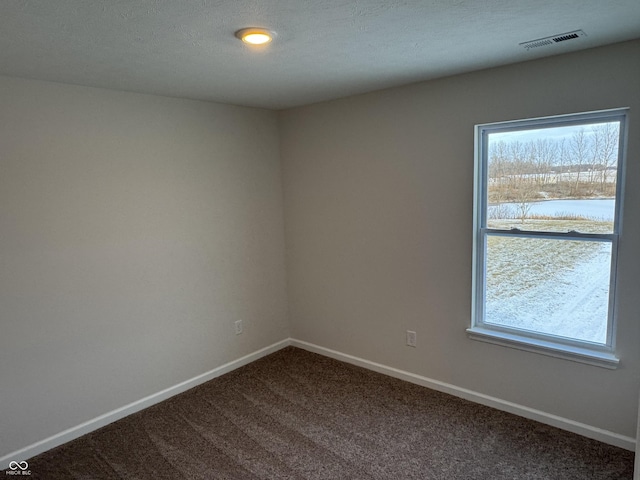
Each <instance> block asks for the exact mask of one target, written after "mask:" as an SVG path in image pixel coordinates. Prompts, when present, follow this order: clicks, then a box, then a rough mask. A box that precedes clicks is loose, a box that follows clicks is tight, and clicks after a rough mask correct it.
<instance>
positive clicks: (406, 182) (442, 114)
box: [280, 41, 640, 438]
mask: <svg viewBox="0 0 640 480" xmlns="http://www.w3.org/2000/svg"><path fill="white" fill-rule="evenodd" d="M639 86H640V42H638V41H635V42H628V43H624V44H618V45H614V46H610V47H606V48H600V49H595V50H590V51H583V52H579V53H575V54H570V55H564V56H557V57H551V58H548V59H544V60H539V61H533V62H527V63H521V64H517V65H512V66H507V67H502V68H496V69H491V70H485V71H480V72H476V73H471V74H467V75H461V76H456V77H451V78H445V79H441V80H437V81H431V82H426V83H421V84H416V85H412V86H408V87H403V88H395V89H390V90H385V91H381V92H377V93H373V94H368V95H363V96H357V97H350V98H346V99H343V100H337V101H332V102H327V103H322V104H317V105H313V106H309V107H303V108H297V109H292V110H289V111H285V112H282V113H281V116H280V121H281V123H280V127H281V130H280V134H281V148H282V159H283V169H284V186H285V203H284V205H285V225H286V245H287V268H288V272H287V273H288V277H287V278H288V285H289V312H290V320H291V328H292V336H293V337H294V338H297V339H300V340H303V341H307V342H311V343H314V344H317V345H320V346H322V347H325V348H329V349H334V350H337V351H340V352H343V353H346V354H350V355H354V356H357V357H361V358H364V359H367V360H370V361H374V362H379V363H382V364H385V365H388V366H391V367H395V368H399V369H402V370H407V371H409V372H413V373H416V374H419V375H423V376H426V377H429V378H432V379H435V380H439V381H442V382H447V383H450V384H453V385H455V386H458V387H462V388H466V389H471V390H474V391H476V392H480V393H483V394H486V395H490V396H493V397H497V398H500V399H503V400H506V401H510V402H515V403H517V404H521V405H524V406H527V407H530V408H534V409H538V410H542V411H544V412H547V413H549V414H554V415H559V416H561V417H565V418H568V419H570V420H574V421H577V422H582V423H585V424H588V425H592V426H595V427H598V428H602V429H606V430H609V431H611V432H614V433H618V434H620V435H624V436H628V437H631V438H633V437H635V433H636V416H637V413H638V387H639V377H640V321H639V320H640V319H639V314H638V312H640V295H638V279H639V278H640V255H639V252H638V245H640V189H638V188H637V187H638V185H640V158H639V156H640V116H639V112H640V87H639ZM613 107H630V108H631V111H630V116H629V127H630V129H629V148H628V164H627V179H626V186H627V192H626V199H625V211H624V235H623V238H622V241H621V245H620V251H619V255H620V257H619V260H620V269H619V278H618V287H619V292H618V293H619V297H618V306H619V315H618V346H619V348H618V351H619V354H620V357H621V362H622V363H621V366H620V368H619V369H617V370H614V371H611V370H606V369H603V368H599V367H594V366H588V365H584V364H580V363H574V362H570V361H567V360H561V359H556V358H551V357H548V356H542V355H539V354H534V353H527V352H523V351H520V350H514V349H509V348H505V347H501V346H495V345H490V344H486V343H481V342H477V341H473V340H470V339H468V338H467V336H466V334H465V328H467V327H468V326H469V323H470V311H471V246H472V204H473V199H472V196H473V195H472V194H473V155H474V153H473V133H474V128H473V127H474V124H477V123H487V122H495V121H503V120H512V119H521V118H527V117H538V116H547V115H554V114H563V113H572V112H582V111H591V110H598V109H607V108H613ZM407 329H411V330H415V331H417V333H418V347H417V348H415V349H414V348H409V347H406V346H405V345H404V343H405V338H404V332H405V330H407Z"/></svg>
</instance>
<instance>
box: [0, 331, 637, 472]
mask: <svg viewBox="0 0 640 480" xmlns="http://www.w3.org/2000/svg"><path fill="white" fill-rule="evenodd" d="M289 345H292V346H294V347H298V348H302V349H304V350H308V351H310V352H314V353H318V354H320V355H324V356H326V357H330V358H334V359H336V360H340V361H343V362H346V363H350V364H352V365H357V366H359V367H363V368H366V369H368V370H372V371H374V372H378V373H382V374H385V375H389V376H391V377H395V378H399V379H401V380H405V381H407V382H411V383H415V384H417V385H421V386H423V387H427V388H431V389H433V390H437V391H439V392H444V393H448V394H451V395H454V396H456V397H460V398H464V399H466V400H470V401H472V402H475V403H479V404H482V405H486V406H489V407H493V408H496V409H498V410H502V411H505V412H509V413H513V414H515V415H519V416H521V417H525V418H529V419H531V420H536V421H538V422H540V423H544V424H547V425H551V426H553V427H557V428H560V429H563V430H567V431H569V432H572V433H577V434H578V435H582V436H585V437H588V438H592V439H594V440H598V441H601V442H604V443H607V444H610V445H614V446H616V447H621V448H624V449H626V450H630V451H635V449H636V441H635V439H633V438H631V437H626V436H624V435H619V434H617V433H614V432H610V431H607V430H603V429H600V428H597V427H593V426H591V425H587V424H584V423H580V422H576V421H573V420H569V419H567V418H563V417H559V416H557V415H552V414H549V413H545V412H542V411H540V410H535V409H533V408H529V407H525V406H523V405H518V404H516V403H512V402H507V401H505V400H501V399H499V398H495V397H491V396H489V395H484V394H482V393H478V392H474V391H472V390H467V389H466V388H461V387H457V386H455V385H451V384H449V383H445V382H440V381H438V380H433V379H430V378H427V377H423V376H421V375H416V374H414V373H410V372H405V371H403V370H399V369H396V368H393V367H388V366H386V365H382V364H380V363H375V362H371V361H369V360H365V359H363V358H359V357H354V356H353V355H348V354H346V353H341V352H338V351H335V350H331V349H328V348H324V347H320V346H318V345H314V344H312V343H308V342H304V341H301V340H295V339H291V338H288V339H285V340H282V341H280V342H277V343H274V344H273V345H270V346H268V347H265V348H262V349H260V350H258V351H256V352H253V353H250V354H249V355H245V356H244V357H242V358H239V359H237V360H234V361H232V362H229V363H226V364H224V365H221V366H220V367H217V368H214V369H213V370H211V371H209V372H206V373H203V374H201V375H198V376H197V377H194V378H191V379H189V380H186V381H184V382H182V383H179V384H177V385H174V386H173V387H169V388H166V389H164V390H162V391H160V392H157V393H154V394H153V395H149V396H148V397H145V398H142V399H140V400H138V401H136V402H133V403H130V404H129V405H125V406H124V407H121V408H118V409H116V410H113V411H111V412H108V413H105V414H104V415H100V416H99V417H96V418H94V419H92V420H89V421H87V422H84V423H81V424H80V425H77V426H75V427H72V428H69V429H67V430H65V431H63V432H60V433H58V434H56V435H53V436H51V437H49V438H45V439H44V440H41V441H39V442H36V443H34V444H32V445H29V446H27V447H24V448H21V449H20V450H16V451H15V452H12V453H9V454H8V455H5V456H3V457H0V470H4V469H6V468H8V467H9V463H10V462H12V461H17V462H20V461H23V460H27V459H29V458H31V457H33V456H35V455H38V454H40V453H42V452H46V451H47V450H50V449H52V448H54V447H57V446H59V445H62V444H63V443H67V442H69V441H71V440H74V439H76V438H78V437H81V436H82V435H85V434H87V433H90V432H93V431H94V430H97V429H99V428H102V427H104V426H106V425H108V424H110V423H113V422H115V421H117V420H120V419H121V418H124V417H126V416H128V415H131V414H132V413H136V412H139V411H140V410H144V409H145V408H147V407H150V406H152V405H155V404H156V403H159V402H162V401H163V400H166V399H168V398H170V397H173V396H174V395H177V394H179V393H182V392H185V391H187V390H189V389H190V388H193V387H196V386H198V385H200V384H202V383H205V382H208V381H209V380H213V379H214V378H216V377H219V376H221V375H224V374H225V373H228V372H231V371H233V370H235V369H237V368H240V367H242V366H244V365H247V364H249V363H251V362H254V361H256V360H258V359H259V358H262V357H264V356H266V355H269V354H271V353H274V352H276V351H278V350H281V349H282V348H284V347H287V346H289Z"/></svg>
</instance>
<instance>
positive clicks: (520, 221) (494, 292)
mask: <svg viewBox="0 0 640 480" xmlns="http://www.w3.org/2000/svg"><path fill="white" fill-rule="evenodd" d="M625 125H626V110H624V109H616V110H606V111H600V112H591V113H583V114H574V115H564V116H558V117H547V118H539V119H528V120H520V121H513V122H503V123H492V124H486V125H477V126H476V165H475V169H476V175H475V201H474V215H475V219H474V278H473V312H472V323H471V328H469V329H468V330H467V331H468V333H469V336H470V337H471V338H473V339H477V340H484V341H488V342H491V343H497V344H501V345H506V346H510V347H515V348H521V349H524V350H529V351H535V352H539V353H546V354H549V355H553V356H558V357H562V358H568V359H571V360H577V361H582V362H585V363H590V364H594V365H599V366H604V367H608V368H615V367H616V365H617V364H618V359H617V358H616V356H615V312H614V307H615V301H614V300H615V280H616V253H617V247H618V237H619V235H620V217H621V207H622V185H623V182H622V176H623V153H624V139H625V131H626V128H625Z"/></svg>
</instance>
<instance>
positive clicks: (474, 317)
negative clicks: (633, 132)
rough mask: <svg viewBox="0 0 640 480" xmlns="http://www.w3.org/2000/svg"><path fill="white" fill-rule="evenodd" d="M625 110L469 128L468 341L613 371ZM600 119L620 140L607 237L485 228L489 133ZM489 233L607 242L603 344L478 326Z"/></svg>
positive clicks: (590, 234) (614, 361)
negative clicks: (614, 124)
mask: <svg viewBox="0 0 640 480" xmlns="http://www.w3.org/2000/svg"><path fill="white" fill-rule="evenodd" d="M627 111H628V109H627V108H618V109H611V110H601V111H596V112H587V113H577V114H570V115H559V116H552V117H542V118H533V119H526V120H516V121H507V122H498V123H487V124H481V125H476V126H475V172H474V173H475V176H474V178H475V180H474V225H473V231H474V236H473V281H472V283H473V285H472V314H471V327H470V328H468V329H467V333H468V336H469V338H471V339H473V340H480V341H484V342H489V343H493V344H497V345H503V346H506V347H511V348H517V349H521V350H526V351H530V352H535V353H541V354H545V355H550V356H553V357H559V358H564V359H568V360H573V361H578V362H582V363H587V364H591V365H596V366H600V367H605V368H611V369H613V368H616V367H617V366H618V364H619V361H620V360H619V358H618V357H617V356H616V354H615V337H616V309H615V306H616V278H617V253H618V243H619V238H620V233H621V224H622V222H621V220H622V203H623V186H624V168H625V161H624V157H625V151H626V143H627V142H626V140H627ZM599 121H600V122H602V121H619V122H620V137H619V144H618V145H619V148H618V164H617V179H616V182H617V183H616V202H615V214H614V227H613V232H612V233H609V234H595V233H579V232H568V233H559V232H546V231H525V230H518V229H512V230H500V229H491V228H487V213H486V212H487V206H488V205H487V199H488V195H487V186H488V180H487V170H488V165H487V162H488V145H487V144H488V142H487V138H488V137H487V136H488V135H489V134H490V133H497V132H507V131H518V130H529V129H535V128H540V127H552V126H558V127H559V126H573V125H581V124H585V125H587V124H593V123H597V122H599ZM491 235H500V236H507V237H511V238H555V239H563V240H579V241H590V242H591V241H593V242H608V243H610V244H611V272H610V277H609V279H610V288H609V309H608V324H607V340H606V343H605V344H600V343H593V342H587V341H582V340H578V339H570V338H564V337H559V336H554V335H549V334H543V333H538V332H531V331H525V330H521V329H516V328H511V327H508V326H503V325H496V324H491V323H485V322H484V318H485V317H484V315H485V313H484V309H485V272H486V269H485V261H486V259H485V251H486V244H487V239H488V237H489V236H491Z"/></svg>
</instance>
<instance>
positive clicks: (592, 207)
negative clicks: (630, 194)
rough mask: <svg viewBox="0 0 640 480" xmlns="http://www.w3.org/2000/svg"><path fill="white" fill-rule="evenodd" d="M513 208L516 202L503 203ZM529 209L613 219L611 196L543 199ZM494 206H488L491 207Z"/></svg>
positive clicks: (539, 212) (536, 212) (613, 208)
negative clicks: (583, 198)
mask: <svg viewBox="0 0 640 480" xmlns="http://www.w3.org/2000/svg"><path fill="white" fill-rule="evenodd" d="M502 205H508V206H510V207H511V208H513V209H517V206H518V204H517V203H503V204H502ZM530 205H531V209H530V210H529V211H528V215H548V216H558V215H560V214H562V215H566V214H568V215H580V216H582V217H588V218H593V219H597V220H605V221H613V217H614V213H615V199H613V198H594V199H586V200H571V199H569V200H545V201H542V202H533V203H531V204H530ZM493 208H496V207H495V206H490V207H489V212H490V211H491V209H493Z"/></svg>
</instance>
